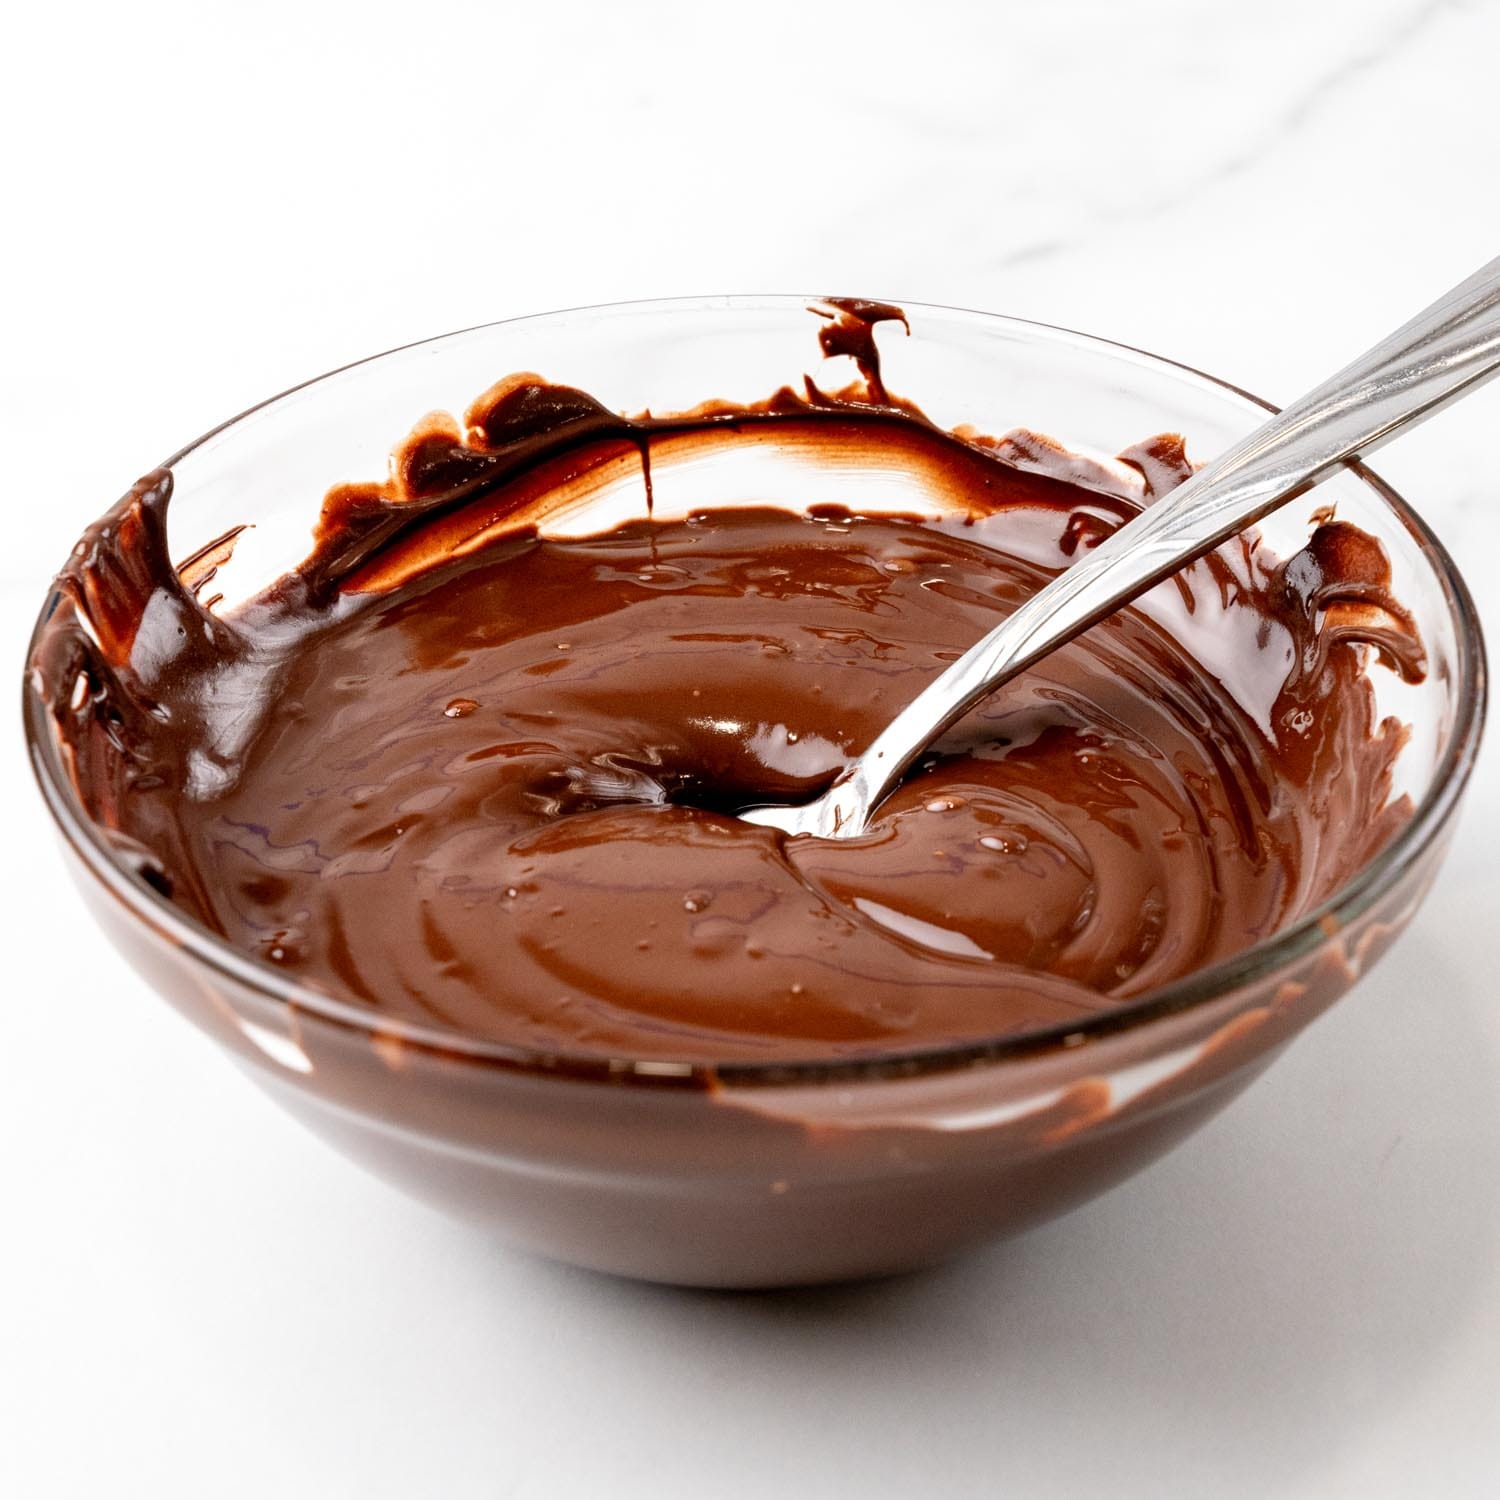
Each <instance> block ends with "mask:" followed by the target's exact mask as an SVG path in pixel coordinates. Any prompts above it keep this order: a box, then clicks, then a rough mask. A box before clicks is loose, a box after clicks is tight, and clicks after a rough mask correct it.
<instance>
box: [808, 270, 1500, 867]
mask: <svg viewBox="0 0 1500 1500" xmlns="http://www.w3.org/2000/svg"><path fill="white" fill-rule="evenodd" d="M1497 371H1500V259H1496V260H1492V261H1491V262H1490V263H1489V264H1488V265H1486V266H1484V267H1483V268H1482V269H1481V270H1479V271H1476V272H1475V273H1474V275H1472V276H1470V277H1469V278H1468V280H1467V281H1464V282H1461V283H1460V284H1459V285H1458V286H1456V287H1454V288H1453V289H1452V291H1450V292H1447V293H1445V294H1444V295H1443V296H1442V297H1440V298H1438V300H1437V301H1436V302H1434V303H1433V304H1432V306H1431V307H1429V308H1427V309H1426V311H1425V312H1421V313H1419V314H1418V315H1417V316H1416V317H1415V318H1413V319H1412V320H1411V321H1410V322H1409V323H1407V324H1405V325H1404V326H1403V327H1401V328H1399V329H1397V331H1396V332H1395V333H1392V334H1390V335H1389V336H1388V337H1386V338H1384V339H1382V340H1381V341H1380V342H1379V343H1378V344H1376V345H1375V347H1374V348H1372V349H1370V350H1369V351H1368V352H1367V353H1365V354H1362V355H1360V356H1359V358H1358V359H1356V360H1355V361H1354V362H1353V363H1352V364H1350V365H1347V366H1345V368H1344V369H1342V370H1340V371H1339V373H1338V374H1337V375H1334V376H1333V377H1332V378H1331V379H1328V380H1325V381H1324V382H1323V383H1322V384H1321V385H1319V386H1318V387H1316V388H1315V389H1314V390H1311V391H1309V392H1308V393H1307V394H1306V395H1305V396H1303V397H1302V398H1301V399H1300V400H1298V401H1295V402H1293V403H1292V405H1290V406H1289V407H1287V408H1286V409H1285V410H1284V411H1282V412H1280V413H1279V414H1278V415H1276V416H1274V417H1272V418H1271V419H1270V421H1268V422H1266V423H1265V424H1264V425H1263V426H1261V427H1258V428H1256V430H1255V431H1254V432H1252V433H1250V434H1249V436H1248V437H1245V438H1242V439H1241V440H1240V441H1239V442H1237V443H1235V444H1234V445H1233V446H1232V447H1231V448H1229V449H1228V451H1227V452H1225V453H1222V454H1220V455H1219V457H1218V458H1216V459H1215V460H1214V461H1213V462H1212V463H1210V464H1208V465H1207V466H1206V467H1204V468H1203V469H1201V470H1199V471H1198V473H1197V474H1195V475H1194V476H1193V477H1192V478H1191V479H1189V480H1187V481H1186V482H1185V483H1183V484H1181V485H1179V486H1178V487H1177V488H1176V489H1175V490H1173V491H1172V492H1171V493H1170V494H1168V495H1166V496H1165V497H1164V498H1162V499H1161V500H1158V501H1157V502H1156V503H1155V504H1153V505H1151V506H1150V507H1149V508H1148V509H1146V510H1144V511H1142V512H1141V514H1140V515H1139V516H1136V517H1135V518H1134V519H1133V520H1131V521H1130V522H1129V523H1128V524H1126V525H1124V526H1122V527H1120V528H1119V530H1118V531H1116V532H1114V533H1113V534H1112V535H1111V536H1109V537H1107V538H1106V539H1105V540H1104V541H1103V542H1101V543H1100V544H1099V545H1098V546H1097V547H1095V548H1094V549H1093V550H1092V551H1090V552H1087V553H1085V554H1084V555H1083V556H1082V557H1080V558H1079V559H1078V561H1077V562H1075V563H1074V564H1073V565H1072V566H1071V567H1070V568H1068V570H1067V571H1066V572H1064V573H1061V574H1059V575H1058V577H1057V578H1056V579H1054V580H1053V581H1052V582H1051V583H1050V584H1048V585H1047V587H1046V588H1044V589H1042V590H1041V591H1040V592H1039V593H1037V594H1034V595H1033V596H1032V597H1031V598H1030V599H1028V600H1027V601H1026V602H1025V603H1024V604H1023V605H1021V607H1020V608H1019V609H1017V610H1016V611H1015V612H1014V613H1013V614H1011V615H1010V616H1009V617H1008V618H1007V619H1006V620H1005V621H1004V622H1003V623H1001V624H1000V625H998V626H996V627H995V629H994V630H992V631H990V633H989V634H988V635H987V636H985V637H984V639H983V640H981V641H979V642H978V644H977V645H975V646H973V647H971V648H970V649H969V650H968V651H966V652H965V653H964V654H963V655H962V656H961V657H960V658H959V659H958V660H957V661H956V662H954V663H953V665H952V666H951V667H949V668H948V669H947V670H946V671H945V672H943V673H942V674H941V675H940V676H939V677H937V678H935V679H934V680H933V681H932V682H930V683H928V685H927V686H926V687H925V688H924V689H923V690H922V691H921V692H920V693H919V694H918V695H917V696H916V697H915V698H914V699H913V700H912V701H911V703H910V704H908V705H907V707H906V708H904V709H902V711H901V712H900V713H899V714H897V715H896V717H895V718H894V719H892V720H891V722H890V724H889V725H887V727H886V728H885V729H884V730H883V731H882V732H881V733H880V734H879V736H877V738H876V739H875V741H874V743H873V744H871V746H870V747H869V749H868V750H866V751H865V753H864V754H863V755H861V756H860V757H859V759H858V760H856V761H855V762H854V763H853V765H851V767H850V768H849V770H848V772H847V773H846V774H845V776H844V777H843V778H842V779H841V780H840V781H839V782H838V783H837V784H836V785H835V786H834V787H833V788H832V790H830V791H829V792H828V793H826V794H825V795H824V796H823V797H821V798H819V799H818V801H817V802H814V803H811V804H809V805H808V806H807V807H805V808H797V809H791V810H790V811H792V812H793V813H794V814H805V815H807V816H806V817H805V818H804V817H798V818H797V819H796V828H795V830H794V831H797V832H806V833H818V834H821V835H823V836H824V837H825V838H827V837H845V838H847V837H851V836H853V835H854V834H857V833H859V832H860V831H862V830H863V828H864V825H865V820H866V819H867V817H868V816H869V813H870V811H871V809H873V808H874V807H875V806H876V805H877V804H878V803H879V802H880V800H881V798H883V797H884V796H885V795H886V793H887V792H888V791H889V790H890V789H891V787H892V786H893V785H894V784H895V782H896V781H897V780H898V779H899V778H900V777H901V775H902V774H903V773H904V772H905V770H906V769H907V767H908V766H909V765H910V764H911V763H912V761H913V760H915V759H916V757H917V756H918V755H919V754H921V752H922V751H923V750H924V749H925V748H926V747H927V746H928V745H930V744H931V743H932V741H933V740H934V739H936V738H937V737H938V736H939V735H940V734H941V733H942V732H943V731H944V730H945V729H947V728H948V727H949V726H950V725H952V724H953V723H955V722H956V721H957V720H958V719H960V718H962V717H963V715H964V714H965V713H967V712H968V710H969V709H971V708H972V707H973V706H974V705H975V704H976V703H977V702H979V700H980V699H981V698H984V697H985V696H987V695H988V694H989V693H991V692H993V691H994V690H995V689H996V688H997V687H999V686H1000V685H1001V684H1002V683H1004V682H1006V681H1008V680H1009V679H1010V678H1012V677H1014V676H1015V675H1016V674H1017V673H1018V672H1022V671H1024V670H1025V669H1026V668H1027V667H1029V666H1030V665H1031V664H1032V663H1033V662H1035V661H1037V660H1038V659H1039V658H1041V657H1043V656H1045V655H1046V654H1047V653H1048V652H1049V651H1052V650H1054V649H1055V648H1056V647H1058V646H1060V645H1062V644H1063V643H1064V642H1065V641H1069V640H1071V639H1072V638H1073V637H1074V636H1076V635H1078V634H1079V633H1080V632H1082V631H1084V630H1087V629H1088V628H1089V627H1090V626H1091V625H1094V624H1096V623H1097V622H1098V621H1100V620H1102V619H1103V618H1104V617H1105V616H1106V615H1109V614H1112V613H1113V612H1114V611H1115V610H1117V609H1118V608H1120V606H1121V605H1124V604H1128V603H1129V602H1130V601H1131V600H1132V599H1134V598H1136V597H1137V596H1138V595H1139V594H1142V593H1144V592H1145V591H1146V590H1147V589H1149V588H1150V587H1151V586H1152V585H1153V584H1156V583H1159V582H1161V580H1162V579H1164V578H1167V577H1170V576H1171V575H1172V574H1173V573H1175V572H1176V571H1177V570H1178V569H1179V568H1181V567H1184V566H1185V565H1186V564H1188V563H1190V562H1192V561H1193V560H1194V559H1195V558H1198V557H1201V556H1203V554H1204V553H1206V552H1209V551H1212V549H1213V548H1215V547H1217V546H1218V545H1219V544H1220V543H1221V542H1224V541H1227V540H1228V539H1229V538H1230V537H1232V536H1234V535H1235V534H1236V533H1238V532H1240V531H1243V530H1244V529H1245V528H1246V527H1247V526H1249V525H1251V524H1252V523H1254V522H1255V521H1258V520H1259V519H1260V518H1261V517H1262V516H1264V515H1266V514H1267V513H1268V512H1270V511H1272V510H1274V509H1275V508H1276V507H1277V506H1278V505H1280V504H1282V503H1283V502H1284V501H1286V500H1289V499H1291V498H1292V496H1293V495H1295V494H1298V493H1300V492H1301V491H1303V490H1305V489H1307V488H1308V487H1309V486H1311V485H1313V484H1316V483H1317V482H1318V481H1319V480H1320V479H1322V478H1324V477H1326V475H1327V474H1328V472H1329V471H1330V470H1331V469H1333V468H1335V467H1337V465H1339V464H1340V463H1342V462H1343V461H1344V460H1345V459H1347V458H1350V457H1352V456H1353V455H1355V454H1357V453H1368V452H1370V451H1371V450H1372V449H1374V448H1376V447H1378V446H1379V445H1380V444H1381V443H1383V442H1384V441H1385V440H1386V439H1387V438H1389V437H1391V436H1393V435H1394V434H1395V433H1397V432H1399V431H1400V430H1401V429H1402V428H1404V427H1410V426H1412V425H1413V424H1415V423H1417V422H1420V421H1422V420H1423V419H1424V418H1426V417H1429V416H1431V415H1432V413H1433V412H1435V411H1437V410H1438V409H1439V408H1440V407H1441V406H1443V405H1445V404H1446V403H1447V402H1449V401H1452V400H1455V399H1457V398H1458V397H1459V396H1462V395H1464V394H1465V393H1466V392H1467V391H1469V390H1470V389H1471V388H1473V387H1474V386H1476V385H1478V384H1479V383H1480V382H1481V381H1483V380H1486V379H1488V378H1489V377H1490V376H1491V375H1494V374H1495V373H1497Z"/></svg>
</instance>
